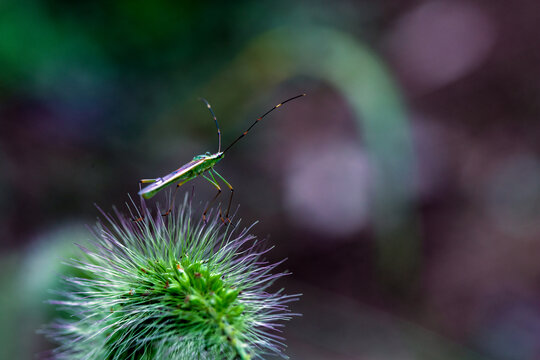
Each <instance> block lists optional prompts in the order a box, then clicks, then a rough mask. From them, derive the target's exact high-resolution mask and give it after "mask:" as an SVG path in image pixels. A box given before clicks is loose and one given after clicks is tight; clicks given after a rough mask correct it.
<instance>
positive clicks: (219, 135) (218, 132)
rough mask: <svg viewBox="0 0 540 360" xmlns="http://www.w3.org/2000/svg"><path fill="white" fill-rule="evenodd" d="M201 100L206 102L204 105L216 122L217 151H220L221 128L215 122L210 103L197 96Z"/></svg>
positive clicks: (215, 119)
mask: <svg viewBox="0 0 540 360" xmlns="http://www.w3.org/2000/svg"><path fill="white" fill-rule="evenodd" d="M199 100H201V101H202V102H204V103H205V104H206V107H207V108H208V110H210V113H211V114H212V117H213V118H214V122H215V123H216V127H217V136H218V152H220V151H221V130H220V129H219V124H218V122H217V117H216V114H214V110H212V107H211V106H210V103H209V102H208V101H207V100H206V99H205V98H199Z"/></svg>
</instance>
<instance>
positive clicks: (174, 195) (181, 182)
mask: <svg viewBox="0 0 540 360" xmlns="http://www.w3.org/2000/svg"><path fill="white" fill-rule="evenodd" d="M189 180H191V179H186V180H184V181H180V182H179V183H178V184H176V188H175V189H174V192H173V195H172V201H171V206H170V207H169V210H167V212H166V213H165V214H161V216H167V215H169V214H170V213H171V211H172V208H173V206H174V199H176V192H177V191H178V188H179V187H180V186H182V185H184V184H185V183H187V182H188V181H189Z"/></svg>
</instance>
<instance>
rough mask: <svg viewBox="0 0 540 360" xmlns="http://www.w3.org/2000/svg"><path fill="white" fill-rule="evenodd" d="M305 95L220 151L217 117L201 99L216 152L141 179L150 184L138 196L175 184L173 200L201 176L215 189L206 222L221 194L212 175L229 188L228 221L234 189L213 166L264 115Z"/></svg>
mask: <svg viewBox="0 0 540 360" xmlns="http://www.w3.org/2000/svg"><path fill="white" fill-rule="evenodd" d="M305 95H306V94H301V95H297V96H294V97H292V98H290V99H287V100H285V101H283V102H281V103H279V104H277V105H276V106H274V107H273V108H272V109H270V110H268V111H267V112H266V113H264V115H262V116H260V117H259V118H257V120H255V122H254V123H253V124H251V126H250V127H249V128H248V129H247V130H246V131H244V132H243V133H242V134H241V135H240V136H239V137H238V138H236V140H234V141H233V142H232V143H231V144H230V145H229V146H228V147H227V148H226V149H225V150H223V151H221V130H220V129H219V125H218V121H217V117H216V115H215V114H214V111H213V110H212V107H211V106H210V104H209V103H208V101H206V100H205V99H201V100H202V101H204V103H205V104H206V106H207V107H208V110H210V113H211V114H212V117H213V118H214V122H215V123H216V127H217V134H218V151H217V152H216V153H214V154H211V153H209V152H207V153H206V154H204V155H197V156H195V157H194V158H193V160H191V161H190V162H188V163H187V164H185V165H183V166H181V167H180V168H178V169H176V170H174V171H173V172H171V173H170V174H167V175H165V176H163V177H158V178H155V179H142V180H140V181H139V184H150V185H148V186H146V187H145V188H143V189H141V190H140V191H139V195H141V196H142V197H143V198H145V199H150V198H151V197H153V196H154V195H156V194H157V193H158V192H159V191H161V190H163V189H165V188H166V187H167V186H169V185H172V184H174V183H177V184H176V189H175V191H174V194H173V198H174V195H176V191H177V190H178V188H179V187H180V186H182V185H183V184H185V183H187V182H188V181H190V180H193V179H195V178H196V177H198V176H199V175H201V176H202V177H204V178H205V179H206V180H208V181H209V182H210V183H211V184H212V185H213V186H214V187H215V188H216V189H217V194H216V195H215V196H214V198H213V199H212V200H211V201H210V202H209V203H208V205H207V206H206V208H205V210H204V212H203V220H204V221H206V213H207V212H208V209H209V208H210V205H211V204H212V203H213V202H214V201H215V200H216V199H217V197H218V196H219V195H220V194H221V187H220V186H219V184H218V182H217V181H216V178H215V177H214V175H215V176H216V177H218V178H219V179H221V180H222V181H223V182H224V183H225V185H227V187H228V188H229V190H231V195H230V197H229V204H228V206H227V212H226V213H225V218H226V219H227V220H228V219H229V211H230V209H231V202H232V198H233V194H234V188H233V187H232V186H231V184H229V182H228V181H227V180H225V179H224V178H223V176H221V175H220V174H219V173H218V172H217V171H216V170H215V169H214V166H215V165H216V164H217V163H218V162H219V161H220V160H221V159H223V157H224V156H225V153H226V152H227V151H228V150H229V149H230V148H231V147H232V146H233V145H234V144H236V143H237V142H238V140H240V139H241V138H243V137H244V136H246V135H247V133H248V132H249V131H250V130H251V128H252V127H253V126H255V124H257V123H258V122H259V121H261V120H262V119H263V118H264V117H265V116H266V115H268V114H269V113H271V112H272V111H274V110H275V109H277V108H278V107H280V106H281V105H283V104H285V103H287V102H289V101H292V100H294V99H297V98H300V97H302V96H305ZM205 172H206V173H207V174H208V175H209V176H210V177H208V176H206V175H205V174H204V173H205ZM171 210H172V205H171V207H170V208H169V210H168V211H167V212H166V213H164V214H162V215H163V216H167V215H168V214H169V213H170V212H171ZM220 214H221V210H220ZM221 219H222V220H223V217H221ZM137 220H142V218H139V219H136V221H137Z"/></svg>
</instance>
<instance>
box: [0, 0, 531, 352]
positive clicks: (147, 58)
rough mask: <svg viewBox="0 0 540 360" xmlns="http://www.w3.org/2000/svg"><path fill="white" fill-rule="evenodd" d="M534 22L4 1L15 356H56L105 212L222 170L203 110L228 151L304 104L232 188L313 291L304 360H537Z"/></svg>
mask: <svg viewBox="0 0 540 360" xmlns="http://www.w3.org/2000/svg"><path fill="white" fill-rule="evenodd" d="M539 23H540V3H539V2H538V1H537V0H520V1H512V2H510V1H497V0H476V1H475V0H436V1H421V0H415V1H413V0H401V1H398V0H386V1H374V0H363V1H332V2H324V1H295V2H289V1H280V0H277V1H276V0H273V1H235V2H222V3H215V4H205V3H203V2H191V1H165V0H156V1H139V0H135V1H133V0H131V1H80V2H72V1H62V0H49V1H45V0H42V1H36V0H20V1H15V0H4V1H2V3H1V4H0V121H1V127H0V189H1V191H0V246H1V256H0V288H1V292H0V294H1V295H0V318H1V322H0V358H2V359H31V358H34V356H35V354H36V353H38V352H40V351H43V350H45V349H49V348H51V346H52V345H51V344H50V343H48V342H47V341H46V340H45V339H43V338H42V337H41V336H40V335H37V334H36V333H35V331H36V329H37V328H39V327H40V326H41V325H42V324H43V323H46V322H48V321H50V319H51V318H52V317H53V316H54V311H53V309H51V307H50V306H48V305H46V304H44V303H43V301H44V300H46V299H47V298H48V297H50V296H51V295H50V294H49V293H48V289H51V288H54V287H57V286H58V272H59V271H61V265H60V261H61V260H60V259H61V258H62V257H69V256H72V255H70V254H76V253H77V251H76V248H75V246H73V243H74V242H84V241H85V240H86V239H88V238H89V234H88V232H87V230H86V228H85V225H87V224H89V225H92V224H93V223H94V222H95V221H96V217H97V216H98V211H97V210H96V208H95V207H94V203H97V204H99V205H100V206H101V207H103V208H105V209H110V208H111V207H112V206H113V205H116V206H118V207H120V208H122V207H123V204H124V203H125V202H127V201H129V198H128V194H131V195H135V193H136V191H137V190H138V185H137V181H138V180H139V179H140V178H149V177H157V176H162V175H165V174H166V173H168V172H169V171H171V170H174V169H176V168H177V167H178V166H180V165H182V164H183V163H185V162H187V161H189V160H190V159H191V158H192V157H193V156H194V155H196V154H202V153H204V152H206V151H211V152H214V151H216V150H217V138H216V131H215V127H214V124H213V122H212V119H211V117H210V116H209V114H208V111H207V109H206V108H205V107H204V105H203V104H202V103H201V102H200V101H198V100H197V98H198V97H199V96H203V97H206V98H207V99H208V100H209V101H210V103H211V104H212V105H213V108H214V110H215V112H216V114H217V116H218V119H219V121H220V125H221V129H222V132H223V143H224V145H227V144H229V143H230V142H231V141H233V140H234V139H235V138H236V137H237V136H238V135H239V134H240V133H241V132H242V131H244V130H245V128H246V127H247V126H248V125H249V124H250V123H251V122H252V121H253V120H254V119H255V118H257V117H258V116H259V115H261V114H262V113H264V112H265V111H266V110H268V109H269V108H271V107H272V106H273V105H275V104H276V103H278V102H280V101H281V100H284V99H286V98H289V97H292V96H294V95H296V94H300V93H303V92H306V93H307V94H308V96H307V97H305V98H302V99H300V100H297V101H295V102H291V103H288V104H287V105H286V106H284V107H282V108H281V109H279V110H278V111H276V112H274V113H273V114H272V115H271V116H269V117H267V118H265V119H264V121H263V122H261V123H260V124H259V125H258V126H257V127H255V128H254V129H253V131H252V132H250V134H249V136H248V137H246V138H244V139H243V140H242V141H241V142H240V143H238V144H237V146H235V147H234V148H233V149H232V150H231V151H230V152H229V153H228V154H227V157H226V158H225V159H224V160H223V161H222V162H221V163H220V164H219V165H218V166H217V167H216V169H217V170H218V171H219V172H220V173H221V174H222V175H223V176H224V177H225V178H226V179H228V180H229V181H230V182H231V183H232V184H233V185H234V187H235V189H236V192H235V199H234V204H233V207H234V206H237V205H238V204H240V208H239V210H238V215H237V216H238V217H239V218H242V219H243V220H242V221H243V222H242V223H243V224H244V225H247V224H249V223H251V222H253V221H256V220H260V223H259V224H258V225H257V226H256V227H255V228H254V230H253V231H254V233H255V234H257V235H258V236H259V237H261V238H266V237H269V241H270V243H271V244H274V245H276V249H275V250H274V251H273V252H272V253H271V254H270V257H271V258H272V259H273V260H279V259H281V258H284V257H287V258H288V261H287V262H286V268H288V269H290V270H291V271H292V272H293V275H291V276H289V277H288V279H287V280H285V281H282V282H281V283H280V284H279V285H281V286H284V287H285V288H286V289H287V291H288V292H289V293H294V292H301V293H304V296H303V297H302V300H301V301H300V302H298V303H296V304H294V305H293V310H294V311H297V312H302V313H303V314H304V315H303V317H301V318H297V319H295V320H293V321H292V322H290V323H289V324H288V325H287V328H286V334H285V335H286V337H287V338H288V341H287V343H288V346H289V348H288V350H287V353H288V354H289V355H290V356H291V358H293V359H375V360H386V359H392V360H395V359H400V360H402V359H403V360H409V359H511V360H514V359H515V360H518V359H519V360H522V359H523V360H525V359H539V358H540V262H539V261H538V258H539V256H538V255H539V254H540V221H539V220H540V156H539V150H540V149H539V145H538V144H540V141H539V140H540V125H539V124H540V123H539V121H538V119H539V117H540V66H539V61H540V31H539V30H538V24H539ZM193 186H194V189H195V190H194V193H195V198H196V199H197V200H198V201H200V202H202V203H204V202H206V201H208V200H209V199H210V198H211V197H212V196H213V195H214V191H215V190H214V189H213V188H212V187H211V185H210V184H208V183H206V182H205V181H204V180H200V179H198V180H195V181H193V182H191V183H188V184H186V185H185V186H184V187H185V190H186V191H191V190H192V189H193ZM181 196H182V195H179V197H181ZM156 199H157V200H156V201H158V202H161V203H164V202H166V197H165V196H164V195H161V194H160V195H159V196H157V197H156ZM222 201H226V197H223V198H222ZM152 203H153V200H152ZM282 269H285V267H282Z"/></svg>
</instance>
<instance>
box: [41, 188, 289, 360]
mask: <svg viewBox="0 0 540 360" xmlns="http://www.w3.org/2000/svg"><path fill="white" fill-rule="evenodd" d="M131 209H132V210H131V211H132V216H133V218H137V219H139V218H142V219H143V220H142V221H136V222H134V221H132V220H131V219H130V218H127V217H126V216H124V215H122V214H121V213H120V212H118V211H116V210H115V215H114V216H110V215H107V214H105V213H103V212H102V213H103V216H104V217H105V219H106V222H98V224H97V225H96V227H95V228H94V229H93V233H94V240H93V246H92V248H85V247H82V246H80V248H81V249H82V254H83V258H82V259H71V260H69V261H68V264H69V265H71V266H72V267H73V268H75V269H77V271H78V272H79V273H80V274H79V275H78V276H69V277H66V278H65V288H64V289H62V291H57V292H56V294H57V299H55V300H51V301H50V303H52V304H55V305H58V307H59V309H60V310H62V311H64V312H65V314H66V315H67V316H65V317H64V318H62V319H58V320H57V321H56V322H54V323H53V324H51V325H49V326H48V327H47V328H46V329H45V333H46V334H47V335H48V336H50V337H51V338H52V339H54V340H55V341H56V342H58V344H59V346H58V348H56V349H55V350H53V351H52V353H51V355H52V357H54V358H57V359H118V360H120V359H190V360H192V359H243V360H245V359H255V358H260V359H262V358H263V356H264V355H265V354H269V353H273V354H279V355H281V356H283V357H286V356H285V355H284V354H283V353H282V350H283V347H284V344H283V342H282V341H283V339H282V338H281V337H280V336H279V335H278V334H277V332H279V329H280V328H281V327H282V326H283V324H282V322H283V321H285V320H289V319H290V318H291V317H292V316H294V315H295V314H292V313H290V312H289V310H288V306H287V303H288V302H290V301H294V300H296V299H297V298H298V296H297V295H284V294H283V293H282V291H281V290H280V291H278V292H275V293H271V292H269V291H268V290H269V289H268V288H269V286H270V285H271V284H272V283H273V282H274V281H275V280H276V279H278V278H280V277H282V276H284V275H285V274H286V273H284V272H281V273H274V274H273V273H272V271H273V270H274V268H275V267H276V266H277V265H279V263H275V264H270V263H268V262H267V261H265V260H264V259H263V256H264V254H265V253H266V252H267V251H268V249H265V248H264V247H263V246H261V244H260V242H259V241H257V239H256V238H255V237H254V236H252V235H250V234H249V230H250V228H251V227H249V228H244V229H240V227H239V223H236V225H224V224H222V223H221V221H220V220H219V216H217V215H215V216H213V217H211V219H210V220H209V221H208V222H207V223H205V222H203V221H202V219H201V217H200V215H199V216H197V215H195V214H192V210H191V202H190V201H188V200H187V197H186V198H185V200H184V202H183V204H181V205H180V206H179V207H178V208H177V209H175V210H174V211H173V213H171V214H170V215H169V217H167V218H162V217H161V216H160V215H158V217H156V218H153V217H152V216H151V214H150V211H148V209H146V208H145V207H144V206H143V207H142V208H136V207H135V208H134V207H131ZM133 212H136V214H133Z"/></svg>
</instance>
